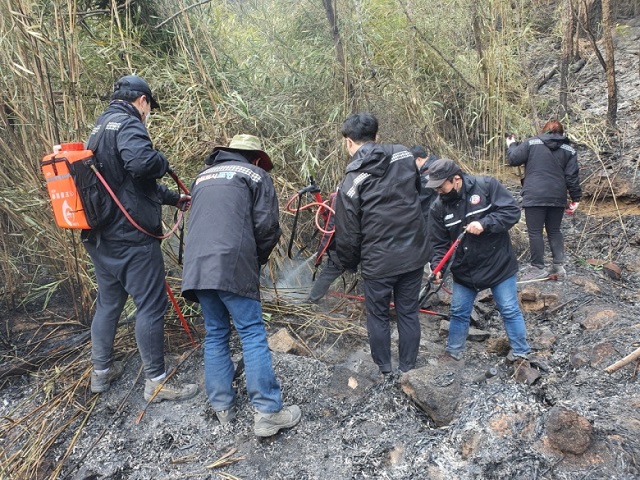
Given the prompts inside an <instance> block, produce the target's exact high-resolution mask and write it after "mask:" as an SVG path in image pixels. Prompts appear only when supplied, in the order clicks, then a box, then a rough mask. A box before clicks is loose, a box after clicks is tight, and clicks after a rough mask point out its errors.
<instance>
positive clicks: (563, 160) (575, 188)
mask: <svg viewBox="0 0 640 480" xmlns="http://www.w3.org/2000/svg"><path fill="white" fill-rule="evenodd" d="M542 132H543V133H542V135H538V136H536V137H531V138H528V139H526V140H525V141H524V142H522V143H518V142H516V140H515V138H514V137H509V138H507V160H508V161H509V165H513V166H518V165H524V166H525V176H524V182H523V184H522V206H523V208H524V214H525V218H526V221H527V232H528V234H529V250H530V251H531V261H530V266H529V268H527V269H525V270H524V271H523V276H522V280H535V279H538V278H545V277H548V276H549V275H558V276H564V275H565V274H566V272H565V269H564V266H563V264H564V261H565V256H564V239H563V237H562V231H561V230H560V224H561V223H562V217H563V216H564V213H565V208H566V205H567V191H568V192H569V196H570V197H571V202H570V203H569V207H568V208H567V210H566V211H567V213H568V214H572V213H573V212H575V210H576V209H577V208H578V204H579V202H580V199H581V197H582V189H581V188H580V172H579V167H578V154H577V153H576V151H575V149H574V148H573V147H572V146H571V145H570V144H569V143H570V142H569V139H568V138H567V137H565V136H564V128H563V126H562V124H561V123H560V122H558V121H557V120H550V121H548V122H547V123H546V124H545V125H544V127H542ZM543 229H544V230H546V231H547V238H548V239H549V247H550V249H551V255H552V256H553V265H552V266H551V267H550V268H549V269H548V270H547V269H545V265H544V238H543V237H542V231H543Z"/></svg>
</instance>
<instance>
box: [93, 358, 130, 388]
mask: <svg viewBox="0 0 640 480" xmlns="http://www.w3.org/2000/svg"><path fill="white" fill-rule="evenodd" d="M123 373H124V363H122V362H113V363H112V364H111V367H110V368H109V370H107V371H106V372H105V373H96V371H95V370H93V371H92V372H91V391H92V392H93V393H102V392H106V391H107V390H109V385H111V382H114V381H116V380H117V379H119V378H120V377H121V376H122V374H123Z"/></svg>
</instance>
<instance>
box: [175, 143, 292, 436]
mask: <svg viewBox="0 0 640 480" xmlns="http://www.w3.org/2000/svg"><path fill="white" fill-rule="evenodd" d="M205 163H206V164H207V165H208V167H207V168H205V169H204V170H203V171H201V172H200V173H199V174H198V176H197V177H196V179H195V181H194V183H193V188H192V192H191V193H192V195H193V206H192V208H191V213H190V216H189V224H188V231H187V238H186V242H185V243H186V250H185V256H184V271H183V278H182V296H183V297H185V298H187V299H189V300H193V301H195V302H199V303H200V306H201V307H202V313H203V316H204V322H205V328H206V337H205V343H204V370H205V388H206V391H207V396H208V398H209V402H210V403H211V405H212V407H213V409H214V410H215V412H216V416H217V417H218V420H220V423H228V422H230V421H231V420H233V419H234V418H235V416H236V411H235V402H236V394H235V392H234V390H233V386H232V383H233V378H234V366H233V362H232V360H231V351H230V348H229V338H230V335H231V322H230V317H233V325H234V327H235V329H236V331H237V332H238V335H239V336H240V340H241V341H242V355H243V358H244V365H245V374H246V383H247V393H248V395H249V400H250V401H251V403H252V404H253V406H254V407H255V409H256V410H257V413H256V415H255V417H254V433H255V434H256V435H257V436H260V437H267V436H271V435H275V434H276V433H277V432H278V430H280V429H281V428H289V427H292V426H294V425H295V424H297V423H298V422H299V421H300V418H301V412H300V408H299V407H298V406H297V405H292V406H290V407H284V408H283V406H282V395H281V392H280V384H279V383H278V380H277V379H276V376H275V373H274V371H273V366H272V363H271V352H270V351H269V345H268V344H267V332H266V330H265V326H264V322H263V320H262V306H261V304H260V266H261V265H264V264H265V263H267V261H268V259H269V255H270V254H271V251H272V250H273V248H274V247H275V246H276V244H277V243H278V239H279V238H280V235H281V234H282V231H281V230H280V223H279V219H278V199H277V198H276V192H275V188H274V186H273V182H272V180H271V177H270V176H269V174H268V173H267V172H268V171H269V170H271V168H272V166H273V164H272V162H271V159H270V158H269V155H267V153H266V152H264V151H263V150H262V147H261V145H260V140H259V139H258V138H257V137H255V136H253V135H236V136H234V137H233V139H232V140H231V143H230V144H229V146H228V147H222V146H220V147H215V148H214V149H213V153H212V154H211V156H209V157H208V158H207V160H206V162H205Z"/></svg>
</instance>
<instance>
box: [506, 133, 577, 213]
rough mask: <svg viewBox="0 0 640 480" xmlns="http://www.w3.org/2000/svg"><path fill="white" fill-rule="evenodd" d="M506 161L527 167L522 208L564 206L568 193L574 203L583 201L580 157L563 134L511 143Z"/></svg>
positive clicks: (549, 134)
mask: <svg viewBox="0 0 640 480" xmlns="http://www.w3.org/2000/svg"><path fill="white" fill-rule="evenodd" d="M507 160H508V161H509V165H513V166H517V165H524V166H525V176H524V183H523V185H522V206H523V207H525V208H526V207H564V206H565V205H566V204H567V190H568V191H569V196H570V197H571V200H572V201H574V202H579V201H580V198H581V197H582V190H581V188H580V176H579V168H578V155H577V153H576V151H575V149H574V148H573V147H572V146H571V145H569V139H568V138H567V137H565V136H564V135H559V134H557V133H545V134H543V135H539V136H537V137H531V138H528V139H527V140H525V141H524V142H522V143H519V144H515V143H514V144H511V145H510V146H509V148H508V149H507Z"/></svg>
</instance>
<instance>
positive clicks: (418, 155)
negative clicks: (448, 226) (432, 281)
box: [409, 145, 438, 274]
mask: <svg viewBox="0 0 640 480" xmlns="http://www.w3.org/2000/svg"><path fill="white" fill-rule="evenodd" d="M409 151H410V152H411V155H413V157H414V158H415V159H416V168H417V169H418V172H419V173H420V186H421V188H420V205H421V207H422V214H423V215H424V222H425V224H428V223H429V210H430V209H431V204H432V203H433V201H434V200H435V199H436V198H437V197H438V194H437V193H436V191H435V190H434V189H433V188H429V187H427V182H428V181H429V167H430V166H431V165H432V164H433V162H435V161H436V160H437V159H438V157H437V156H436V155H434V154H433V153H431V154H429V153H427V150H426V149H425V148H424V147H423V146H422V145H414V146H413V147H411V148H410V149H409ZM427 236H428V232H427ZM427 245H428V246H430V245H431V242H429V239H428V238H427ZM430 257H431V252H430V251H429V252H428V255H427V258H430ZM425 273H426V274H430V273H431V265H430V264H429V263H427V265H426V266H425Z"/></svg>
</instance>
